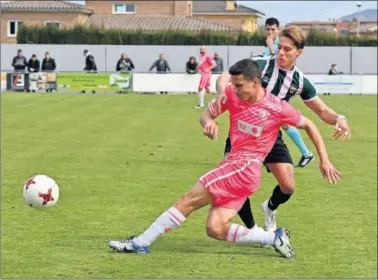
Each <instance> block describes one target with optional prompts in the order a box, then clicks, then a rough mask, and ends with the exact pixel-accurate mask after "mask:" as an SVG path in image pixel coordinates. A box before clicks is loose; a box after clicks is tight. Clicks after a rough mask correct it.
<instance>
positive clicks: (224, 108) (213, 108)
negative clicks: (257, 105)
mask: <svg viewBox="0 0 378 280" xmlns="http://www.w3.org/2000/svg"><path fill="white" fill-rule="evenodd" d="M225 94H226V97H227V101H226V103H225V104H224V103H222V104H221V112H220V113H219V112H218V111H217V110H216V106H215V100H216V99H215V98H214V99H213V100H211V101H210V103H209V110H210V113H211V114H212V115H213V116H214V117H218V116H219V115H221V114H223V113H224V112H225V111H227V110H228V109H229V106H228V105H229V104H230V100H231V98H232V97H231V94H232V89H231V87H230V86H228V87H226V90H225Z"/></svg>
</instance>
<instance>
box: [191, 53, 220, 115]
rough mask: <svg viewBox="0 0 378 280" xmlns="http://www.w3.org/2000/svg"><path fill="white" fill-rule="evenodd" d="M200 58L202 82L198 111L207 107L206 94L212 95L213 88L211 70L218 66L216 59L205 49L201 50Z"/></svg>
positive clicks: (199, 66) (200, 83)
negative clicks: (211, 88) (211, 89)
mask: <svg viewBox="0 0 378 280" xmlns="http://www.w3.org/2000/svg"><path fill="white" fill-rule="evenodd" d="M200 54H201V55H200V57H199V65H198V70H199V71H200V73H201V80H200V82H199V85H198V99H199V103H198V105H197V106H196V107H194V108H196V109H203V108H204V106H205V94H206V93H208V94H209V93H210V86H211V69H213V68H215V67H216V66H217V64H216V62H215V61H214V59H213V58H212V57H211V56H210V55H208V54H207V50H206V48H205V47H201V48H200Z"/></svg>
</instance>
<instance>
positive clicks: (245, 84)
mask: <svg viewBox="0 0 378 280" xmlns="http://www.w3.org/2000/svg"><path fill="white" fill-rule="evenodd" d="M231 83H232V85H233V86H234V88H235V94H236V96H237V97H238V98H239V99H240V100H242V101H248V100H249V99H250V98H251V96H253V95H254V94H255V93H256V83H255V82H254V81H248V80H245V79H244V76H243V75H236V76H231Z"/></svg>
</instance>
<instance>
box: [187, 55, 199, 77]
mask: <svg viewBox="0 0 378 280" xmlns="http://www.w3.org/2000/svg"><path fill="white" fill-rule="evenodd" d="M186 73H188V74H197V73H198V63H197V61H196V58H195V57H194V56H191V57H190V58H189V60H188V62H187V63H186Z"/></svg>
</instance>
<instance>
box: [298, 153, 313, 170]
mask: <svg viewBox="0 0 378 280" xmlns="http://www.w3.org/2000/svg"><path fill="white" fill-rule="evenodd" d="M314 159H315V156H314V155H313V154H310V155H309V156H302V157H301V159H300V160H299V163H298V165H297V167H302V168H303V167H306V166H307V165H308V164H309V163H310V162H312V161H313V160H314Z"/></svg>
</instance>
